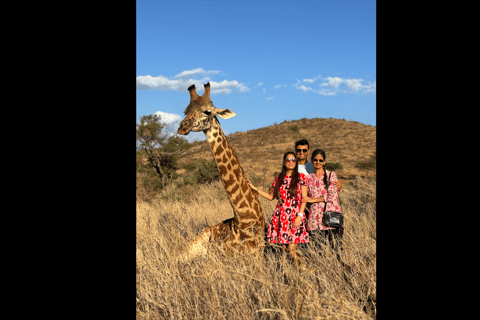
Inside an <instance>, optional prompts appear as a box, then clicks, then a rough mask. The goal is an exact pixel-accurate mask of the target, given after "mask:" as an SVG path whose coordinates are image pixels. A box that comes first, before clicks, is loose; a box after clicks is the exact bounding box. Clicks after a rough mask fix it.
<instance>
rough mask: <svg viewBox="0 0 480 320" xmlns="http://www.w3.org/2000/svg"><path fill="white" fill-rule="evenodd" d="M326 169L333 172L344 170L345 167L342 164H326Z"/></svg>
mask: <svg viewBox="0 0 480 320" xmlns="http://www.w3.org/2000/svg"><path fill="white" fill-rule="evenodd" d="M325 168H327V170H331V171H337V170H342V169H343V166H342V164H341V163H340V162H327V163H325Z"/></svg>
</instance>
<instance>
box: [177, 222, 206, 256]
mask: <svg viewBox="0 0 480 320" xmlns="http://www.w3.org/2000/svg"><path fill="white" fill-rule="evenodd" d="M213 228H214V227H213V226H208V227H206V228H205V229H203V230H202V232H200V234H199V235H198V236H197V237H196V238H195V239H194V240H193V241H192V242H190V244H189V245H188V246H187V247H186V248H185V250H184V251H182V253H180V255H179V257H178V258H177V261H181V262H187V261H189V260H191V259H193V258H195V257H198V256H206V255H207V247H208V241H209V240H210V236H211V234H212V230H213Z"/></svg>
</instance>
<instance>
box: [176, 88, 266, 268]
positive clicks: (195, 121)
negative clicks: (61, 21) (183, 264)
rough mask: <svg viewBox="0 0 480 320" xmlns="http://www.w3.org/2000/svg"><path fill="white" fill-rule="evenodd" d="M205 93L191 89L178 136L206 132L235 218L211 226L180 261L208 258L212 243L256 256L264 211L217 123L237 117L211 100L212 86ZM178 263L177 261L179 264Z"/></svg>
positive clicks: (189, 246) (204, 230)
mask: <svg viewBox="0 0 480 320" xmlns="http://www.w3.org/2000/svg"><path fill="white" fill-rule="evenodd" d="M203 86H204V87H205V92H204V93H203V95H202V96H199V95H198V94H197V93H196V91H195V85H191V86H190V87H188V91H189V92H190V104H189V105H188V106H187V108H186V109H185V111H184V114H185V118H184V119H183V120H182V121H181V122H180V125H179V127H178V130H177V132H178V133H179V134H181V135H188V134H189V132H190V131H194V132H198V131H203V132H204V133H205V135H206V136H207V141H208V144H209V145H210V149H211V150H212V154H213V157H214V159H215V163H216V164H217V168H218V170H219V172H220V177H221V179H222V182H223V186H224V187H225V190H226V192H227V195H228V199H229V201H230V205H231V206H232V208H233V211H234V216H233V218H230V219H227V220H224V221H222V222H220V223H219V224H217V225H214V226H208V227H206V228H205V229H203V230H202V231H201V232H200V234H199V235H198V236H197V237H196V238H195V239H194V240H193V241H192V242H191V243H190V244H189V245H188V246H187V247H186V249H185V250H184V251H183V252H182V253H181V254H180V256H179V257H178V260H181V261H188V260H190V259H191V258H193V257H195V256H199V255H206V254H207V245H208V242H209V241H213V242H217V243H219V244H221V245H224V248H225V249H226V250H227V252H231V251H233V250H236V249H238V251H239V252H241V253H249V252H256V251H257V250H258V249H259V248H262V245H261V243H262V240H263V239H264V232H265V231H264V230H265V221H264V215H263V208H262V206H261V205H260V202H259V201H258V199H257V197H256V194H255V193H254V192H253V191H252V189H251V188H250V187H249V186H248V184H247V179H246V178H245V175H244V172H243V169H242V167H241V166H240V163H239V162H238V158H237V156H236V154H235V152H234V151H233V149H232V147H231V146H230V143H229V142H228V140H227V138H226V137H225V135H224V133H223V131H222V129H221V127H220V123H219V121H218V119H217V116H219V117H220V118H222V119H228V118H231V117H233V116H235V113H234V112H233V111H231V110H229V109H217V108H215V106H214V105H213V103H212V101H211V100H210V82H208V83H206V84H204V85H203ZM178 260H177V261H178Z"/></svg>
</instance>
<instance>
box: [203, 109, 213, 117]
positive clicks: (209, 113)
mask: <svg viewBox="0 0 480 320" xmlns="http://www.w3.org/2000/svg"><path fill="white" fill-rule="evenodd" d="M204 113H205V114H206V115H207V116H209V115H211V114H212V111H210V110H207V111H205V112H204Z"/></svg>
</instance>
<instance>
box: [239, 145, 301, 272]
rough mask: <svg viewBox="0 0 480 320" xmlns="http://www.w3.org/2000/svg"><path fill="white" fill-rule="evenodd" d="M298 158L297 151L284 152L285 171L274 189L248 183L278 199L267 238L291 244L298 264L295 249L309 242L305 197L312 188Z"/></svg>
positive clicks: (283, 169)
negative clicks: (308, 184) (300, 244)
mask: <svg viewBox="0 0 480 320" xmlns="http://www.w3.org/2000/svg"><path fill="white" fill-rule="evenodd" d="M296 160H297V159H296V158H295V153H294V152H287V153H285V154H284V155H283V166H282V172H280V174H279V175H278V176H277V177H276V178H275V180H274V181H273V184H272V189H273V190H272V189H271V191H270V193H267V192H264V191H261V190H259V189H258V188H256V187H255V186H253V185H252V183H251V182H250V181H248V183H249V185H250V188H252V189H253V190H254V191H257V192H258V194H260V195H261V196H262V197H264V198H265V199H267V200H270V201H272V200H273V199H275V198H277V199H278V203H277V206H276V208H275V211H274V212H273V216H272V221H271V222H270V224H269V226H268V236H267V238H268V240H269V241H270V242H273V243H281V244H283V249H284V250H285V245H287V246H288V250H289V251H290V253H291V256H292V258H293V259H294V261H295V264H298V260H297V259H296V253H295V251H296V249H297V243H308V233H307V230H306V228H305V227H306V225H305V222H306V219H305V213H304V210H305V206H306V203H302V197H306V196H307V191H308V188H307V186H306V176H305V175H304V174H303V173H299V172H298V164H297V161H296ZM279 181H281V183H279Z"/></svg>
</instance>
